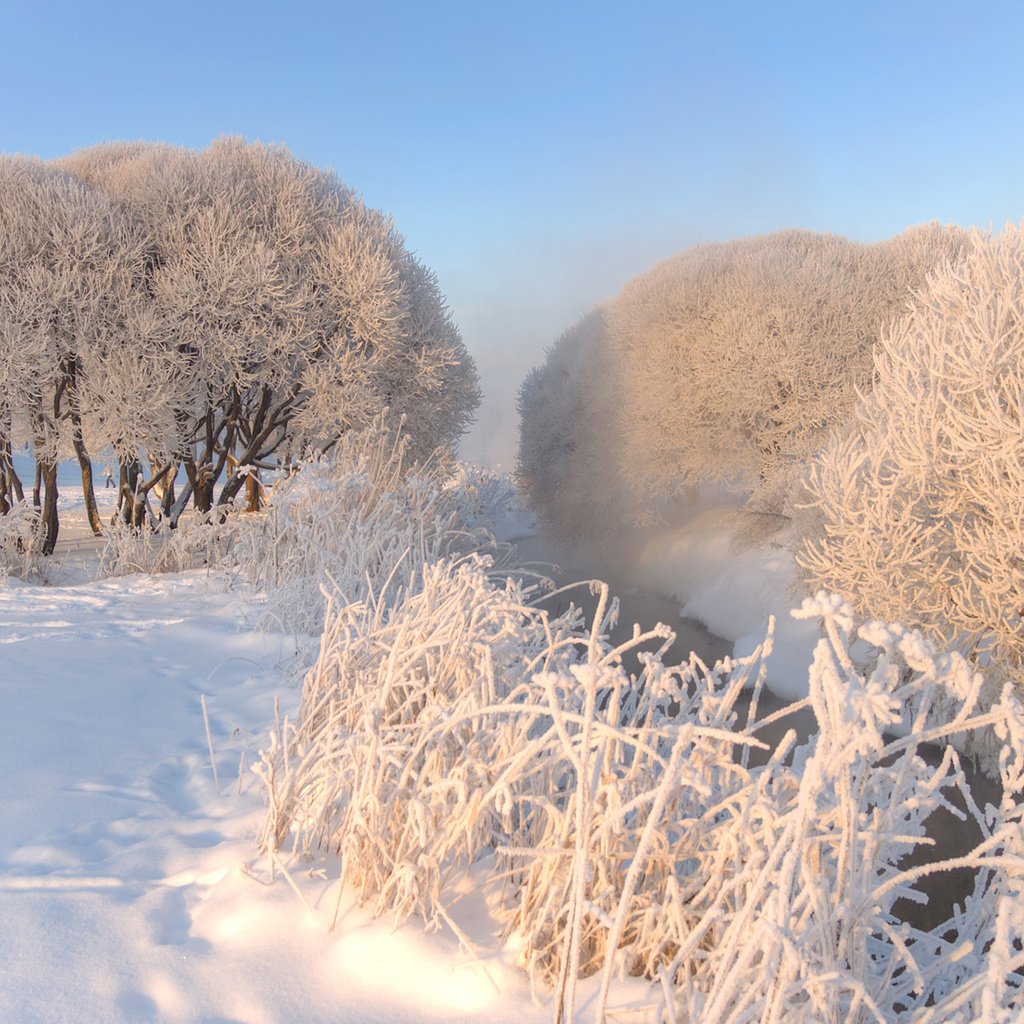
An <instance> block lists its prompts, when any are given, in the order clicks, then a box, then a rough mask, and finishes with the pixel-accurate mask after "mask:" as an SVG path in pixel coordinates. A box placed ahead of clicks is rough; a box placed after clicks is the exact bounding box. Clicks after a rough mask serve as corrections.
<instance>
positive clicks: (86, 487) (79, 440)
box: [67, 356, 103, 537]
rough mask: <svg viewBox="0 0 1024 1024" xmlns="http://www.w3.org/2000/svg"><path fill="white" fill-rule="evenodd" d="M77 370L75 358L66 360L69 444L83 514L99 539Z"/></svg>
mask: <svg viewBox="0 0 1024 1024" xmlns="http://www.w3.org/2000/svg"><path fill="white" fill-rule="evenodd" d="M78 370H79V362H78V359H77V357H75V356H72V357H71V358H70V359H68V367H67V398H68V413H69V415H70V418H71V443H72V444H73V445H74V448H75V456H76V457H77V458H78V466H79V468H80V469H81V471H82V496H83V497H84V498H85V513H86V515H87V516H88V518H89V526H91V527H92V532H93V534H94V535H95V536H97V537H99V536H100V535H101V534H102V533H103V524H102V523H101V522H100V513H99V510H98V509H97V508H96V491H95V489H94V488H93V481H92V461H91V460H90V458H89V453H88V452H87V451H86V449H85V439H84V437H83V435H82V410H81V406H80V403H79V401H78Z"/></svg>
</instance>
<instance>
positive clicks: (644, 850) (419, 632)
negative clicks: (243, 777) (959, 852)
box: [258, 558, 1024, 1024]
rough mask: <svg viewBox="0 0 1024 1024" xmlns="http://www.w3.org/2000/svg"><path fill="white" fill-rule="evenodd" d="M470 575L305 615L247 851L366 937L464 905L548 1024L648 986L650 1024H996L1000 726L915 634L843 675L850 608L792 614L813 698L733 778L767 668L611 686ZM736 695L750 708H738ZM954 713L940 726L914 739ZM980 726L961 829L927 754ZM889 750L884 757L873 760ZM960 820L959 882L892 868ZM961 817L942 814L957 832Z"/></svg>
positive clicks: (1015, 755)
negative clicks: (982, 799)
mask: <svg viewBox="0 0 1024 1024" xmlns="http://www.w3.org/2000/svg"><path fill="white" fill-rule="evenodd" d="M531 596H532V595H531V593H530V589H529V587H528V586H526V585H524V584H523V583H522V582H521V581H518V580H517V579H516V578H515V577H514V576H511V577H509V576H507V575H506V574H495V573H494V572H493V571H491V569H490V567H489V566H488V564H487V562H486V561H485V560H480V559H474V558H471V559H468V560H463V561H456V560H445V561H441V562H439V563H434V564H428V565H425V566H424V567H423V568H422V570H421V571H420V572H418V573H417V574H416V575H414V576H413V577H412V578H411V579H410V580H409V582H408V584H407V585H405V586H404V587H402V588H400V589H399V590H397V591H396V592H395V593H394V595H393V596H392V597H391V598H390V599H385V598H383V597H381V596H379V595H373V594H370V595H369V596H368V597H367V599H365V600H362V601H359V602H355V603H346V602H344V601H341V600H339V601H336V602H332V603H331V604H330V605H329V606H328V610H327V615H326V622H325V627H324V632H323V635H322V639H321V647H320V656H319V658H318V660H317V662H316V664H315V665H314V666H313V668H312V669H311V670H310V671H309V673H308V674H307V676H306V679H305V683H304V687H303V695H302V703H301V707H300V709H299V711H298V714H297V716H296V718H295V720H294V721H292V720H290V719H289V718H287V717H286V718H284V719H282V720H281V721H279V723H278V726H277V728H276V729H275V732H274V734H273V737H272V744H271V746H270V748H269V749H268V750H267V751H265V752H264V754H263V759H262V763H261V765H260V766H259V768H258V771H259V773H260V774H261V776H262V777H263V779H264V782H265V783H266V787H267V794H268V799H269V814H268V817H267V820H266V823H265V826H264V830H263V834H262V842H263V845H264V848H265V849H267V850H270V851H273V850H279V849H280V848H281V847H285V846H287V847H290V848H292V849H293V850H295V851H298V852H300V853H305V854H314V853H316V852H317V851H320V853H321V854H326V853H330V854H337V855H340V864H341V880H342V882H343V883H344V885H346V886H349V887H352V888H354V889H355V890H356V891H358V892H359V893H360V894H361V897H362V898H363V899H366V900H371V901H373V906H374V907H375V909H376V911H377V912H378V913H383V912H389V913H392V914H395V915H397V917H398V919H399V920H403V919H405V918H407V917H409V916H410V915H413V914H417V915H419V916H420V917H421V918H422V919H423V920H424V921H425V922H426V923H427V924H428V925H429V926H432V927H439V926H441V925H444V924H447V925H450V926H451V927H452V928H453V929H454V930H456V932H457V933H458V926H457V924H456V923H455V918H454V912H453V906H454V904H455V903H457V902H458V900H459V899H460V897H461V896H462V894H464V892H465V889H466V885H467V884H468V881H469V880H470V879H471V878H479V877H480V872H479V868H480V866H481V864H483V865H490V869H489V871H487V872H485V873H484V874H483V879H484V880H483V881H482V882H480V883H478V884H479V885H481V886H482V888H483V891H484V894H485V895H486V898H487V900H488V903H489V905H490V906H491V908H492V913H493V915H494V917H495V919H496V920H497V921H498V922H500V924H501V926H502V928H503V931H504V934H505V936H506V938H509V939H511V940H513V941H514V942H515V943H516V945H517V946H518V948H519V950H520V957H521V961H522V963H523V965H524V966H525V967H526V969H527V970H528V971H529V973H530V975H531V978H532V979H533V980H534V982H535V983H537V986H538V988H539V989H540V990H541V991H547V990H548V989H549V988H553V990H554V994H555V1004H556V1007H557V1009H556V1019H558V1020H569V1019H572V1018H573V1015H574V1013H575V1010H576V1008H577V1000H576V982H577V978H579V977H585V976H589V975H599V976H600V977H601V985H600V995H599V997H598V999H597V1008H596V1015H597V1017H598V1018H599V1019H600V1018H602V1016H603V1014H604V1012H605V1000H606V996H607V992H608V988H609V984H610V982H611V980H612V979H613V978H614V977H616V976H618V975H623V974H625V975H638V976H643V977H646V978H648V979H650V980H651V982H652V994H651V1004H650V1007H649V1010H650V1019H653V1020H680V1021H682V1020H689V1021H700V1022H701V1024H706V1022H717V1021H723V1022H724V1021H731V1022H741V1021H748V1022H751V1024H752V1022H755V1021H757V1022H760V1021H808V1022H811V1021H814V1022H818V1021H836V1022H839V1021H842V1022H844V1024H845V1022H857V1021H870V1020H883V1021H890V1020H891V1021H911V1020H912V1021H954V1020H958V1021H959V1020H962V1021H965V1022H966V1021H975V1020H986V1021H993V1022H994V1021H1001V1020H1009V1019H1010V1016H1009V1015H1010V1014H1011V1013H1012V1012H1014V1008H1015V1007H1016V1005H1017V999H1018V994H1019V984H1020V979H1019V977H1018V976H1017V975H1015V974H1014V973H1013V972H1014V971H1015V970H1017V969H1019V968H1021V967H1024V953H1022V951H1021V940H1022V938H1024V912H1022V903H1021V896H1022V894H1021V892H1020V887H1019V874H1020V868H1021V866H1022V865H1024V859H1022V855H1024V842H1022V829H1021V808H1020V798H1021V795H1022V789H1024V777H1022V774H1021V773H1022V767H1024V714H1022V710H1021V708H1020V705H1019V703H1018V701H1017V699H1016V698H1015V696H1014V695H1013V693H1012V692H1010V691H1009V690H1008V691H1007V692H1005V693H1004V694H1003V696H1002V699H1001V700H1000V701H999V703H998V704H997V705H996V706H995V707H994V709H993V710H992V711H990V712H986V713H979V712H978V693H979V690H980V686H981V680H980V678H979V677H978V676H976V675H975V674H973V673H972V672H971V670H970V669H969V667H968V665H967V664H966V662H964V661H963V659H961V658H960V657H959V656H957V655H939V654H936V653H935V652H934V650H933V649H932V648H931V647H930V646H929V645H928V644H927V643H926V642H925V641H924V640H922V638H921V637H920V636H919V635H918V634H915V633H908V632H907V631H904V630H902V629H900V628H899V627H886V626H882V625H879V624H869V625H867V626H864V627H861V629H860V630H859V632H858V634H856V635H859V638H860V640H861V641H862V642H863V643H866V644H869V645H871V646H872V648H873V649H874V652H875V655H876V657H874V658H873V659H871V660H872V661H873V668H872V669H871V671H870V672H862V671H860V670H859V669H858V668H857V667H856V666H855V665H854V663H853V661H852V660H851V659H850V656H849V649H850V646H851V643H852V641H853V639H854V636H855V634H854V629H853V622H852V619H851V616H850V613H849V611H848V609H847V608H846V607H845V606H844V605H842V604H841V603H839V602H836V601H834V600H832V599H829V598H826V597H825V596H821V597H819V598H818V599H816V600H815V601H809V602H806V603H805V605H804V607H803V608H802V609H801V612H800V614H801V616H803V617H805V618H819V619H820V620H821V621H822V623H823V629H824V636H823V639H822V640H821V641H820V642H819V644H818V647H817V649H816V651H815V656H814V663H813V665H812V666H811V671H810V685H809V690H810V696H809V698H808V701H809V704H810V707H811V708H812V709H813V712H814V715H815V718H816V719H817V722H818V729H817V732H815V733H814V734H813V735H812V736H811V737H810V739H809V740H808V741H807V742H806V743H804V744H802V745H798V744H797V742H796V738H795V736H794V735H793V734H791V733H790V734H787V735H786V736H785V737H784V738H783V740H782V741H781V743H780V744H779V745H778V747H777V748H776V749H774V750H772V751H770V756H769V757H768V758H767V761H766V763H762V764H759V765H758V766H752V765H751V764H750V762H749V759H748V754H747V752H748V751H749V749H750V748H752V747H756V746H759V745H762V746H763V744H760V741H759V740H758V732H759V730H760V729H762V728H763V727H764V726H765V725H767V724H770V723H769V722H768V720H762V721H759V720H758V719H757V717H756V706H757V700H756V692H757V688H758V687H759V686H760V685H761V682H762V681H763V671H762V669H763V660H764V658H765V657H767V656H768V653H769V650H768V648H769V647H770V645H768V647H766V648H765V649H762V650H759V651H756V652H755V653H754V655H752V656H751V657H750V658H747V659H741V660H739V661H727V662H724V663H722V664H720V665H717V666H715V667H713V668H708V667H706V666H703V665H701V664H700V663H699V662H698V661H696V660H695V659H691V661H690V662H688V663H686V664H684V665H676V666H671V665H669V666H666V665H664V664H662V662H661V659H660V656H659V651H658V649H659V648H660V649H664V647H665V646H666V641H667V640H669V639H670V637H669V635H668V634H669V631H668V630H667V629H666V628H665V627H658V628H656V629H655V630H653V631H651V632H650V633H648V634H641V633H640V632H639V631H637V634H636V637H635V639H634V641H633V642H632V643H629V644H627V645H625V646H626V647H629V646H634V645H643V644H645V643H647V644H649V645H651V646H653V647H654V650H650V651H649V653H648V654H647V655H645V656H644V658H643V659H642V664H643V669H642V671H641V673H640V675H639V676H637V677H630V676H628V675H627V674H626V673H625V671H624V670H623V669H622V667H621V664H620V661H621V657H622V654H623V653H624V647H622V646H620V647H618V648H614V647H612V646H611V645H610V644H609V643H608V642H607V640H606V639H605V633H606V632H607V629H608V627H609V625H610V621H611V619H612V618H613V617H614V614H615V606H614V603H613V602H610V601H609V599H608V595H607V590H605V591H603V593H602V597H601V600H600V602H599V606H598V611H597V613H596V615H595V618H594V619H593V621H592V622H591V623H590V624H589V625H587V624H585V623H583V622H582V621H581V619H580V616H579V615H578V613H576V612H575V611H574V610H570V611H569V612H568V613H566V614H565V615H563V616H561V617H559V618H556V619H552V618H550V617H549V616H547V615H545V614H544V613H542V612H539V611H537V610H536V609H535V608H534V607H532V606H531V603H530V598H531ZM750 684H753V685H754V687H755V699H754V701H753V702H752V704H751V705H750V706H751V708H752V709H753V710H752V711H749V712H748V713H747V714H746V715H741V713H740V695H741V692H742V691H743V689H744V687H745V686H748V685H750ZM951 698H952V699H955V700H956V702H957V704H958V706H959V707H960V708H961V711H960V713H959V714H958V716H957V717H956V719H955V720H954V721H953V722H952V723H949V724H945V725H933V724H932V717H931V712H932V711H933V710H934V708H935V707H936V706H937V705H941V704H943V703H944V702H948V701H949V700H950V699H951ZM987 725H992V726H994V727H995V728H996V730H997V731H998V733H999V735H1000V736H1001V738H1002V739H1003V741H1004V752H1003V756H1002V759H1001V763H1000V772H1001V782H1002V787H1003V796H1002V800H1001V802H1000V803H999V805H998V806H990V807H985V808H979V807H977V806H976V805H975V803H974V800H973V797H972V795H971V792H970V790H969V789H968V788H967V786H966V784H965V781H964V775H963V772H962V771H961V768H960V764H959V755H958V754H957V753H956V750H955V749H954V748H953V747H952V746H946V747H945V750H944V753H943V756H942V759H941V762H940V763H939V765H938V767H930V766H929V764H928V762H927V761H926V760H925V759H924V758H923V757H922V756H921V753H920V751H919V747H920V745H921V744H922V743H924V742H926V741H927V742H931V743H936V742H938V743H941V742H943V741H945V740H948V738H949V737H950V736H951V735H953V734H954V733H959V732H963V731H965V730H971V729H977V728H981V727H983V726H987ZM893 730H895V731H897V732H901V733H903V732H906V733H909V736H908V737H907V738H903V739H893V738H892V735H891V732H892V731H893ZM954 794H959V798H960V799H962V800H963V802H964V804H965V806H966V807H967V808H968V812H967V813H968V814H969V815H970V817H971V818H972V819H973V820H974V823H975V824H976V826H977V828H978V829H979V831H980V834H981V837H982V838H981V840H980V841H979V842H978V844H977V845H976V847H975V848H974V849H973V850H971V851H970V852H969V853H967V854H966V855H964V856H962V857H960V858H958V859H957V860H956V861H955V862H945V863H940V864H938V865H933V866H931V867H916V868H912V869H905V868H903V867H902V862H903V861H904V858H905V856H906V855H907V854H908V853H909V852H910V851H912V850H913V849H914V848H915V847H917V846H920V845H924V844H927V843H928V842H929V839H928V837H927V836H926V832H925V822H926V820H927V818H928V817H929V815H931V814H932V813H933V812H934V811H935V810H936V809H938V808H941V807H947V808H949V807H952V806H953V804H952V802H951V801H952V799H953V796H954ZM957 813H960V812H957ZM956 866H969V867H971V868H974V869H976V871H977V874H976V886H975V890H974V892H973V893H972V894H971V895H970V896H969V898H968V899H967V900H966V902H965V903H964V905H963V906H960V907H958V908H956V910H955V912H954V914H953V916H952V918H951V919H950V920H949V921H947V922H945V923H943V924H942V925H940V926H939V927H937V928H935V929H934V930H933V931H931V932H930V933H925V932H922V931H918V930H915V929H914V928H912V927H911V926H910V925H909V924H906V923H904V922H901V921H900V919H899V917H898V916H897V914H896V913H895V911H894V905H895V903H896V901H897V900H898V899H900V898H910V899H914V898H915V891H914V890H913V882H914V881H915V880H916V879H917V878H919V877H921V876H922V875H923V874H926V873H928V872H934V871H941V870H947V869H949V868H952V867H956Z"/></svg>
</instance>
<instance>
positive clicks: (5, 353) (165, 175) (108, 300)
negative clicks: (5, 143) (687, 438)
mask: <svg viewBox="0 0 1024 1024" xmlns="http://www.w3.org/2000/svg"><path fill="white" fill-rule="evenodd" d="M478 401H479V390H478V386H477V376H476V370H475V368H474V366H473V363H472V360H471V359H470V357H469V355H468V354H467V352H466V350H465V347H464V346H463V344H462V341H461V338H460V336H459V333H458V331H457V329H456V327H455V325H454V324H453V322H452V319H451V316H450V313H449V311H448V309H447V307H446V305H445V302H444V299H443V297H442V295H441V294H440V291H439V289H438V286H437V282H436V280H435V278H434V276H433V274H432V273H431V272H430V271H429V270H427V269H426V268H425V267H424V266H423V265H422V264H421V263H419V262H418V260H417V259H416V258H415V257H414V256H413V255H412V254H411V253H410V252H409V251H408V250H407V249H406V248H405V245H404V243H403V239H402V238H401V236H400V235H399V234H398V233H397V231H396V230H395V227H394V224H393V223H392V221H391V219H390V218H389V217H388V216H386V215H385V214H383V213H380V212H379V211H376V210H372V209H369V208H367V207H366V206H365V205H364V204H363V202H362V201H361V200H360V198H359V197H358V196H357V195H356V194H355V193H354V192H353V191H352V190H351V189H349V188H348V187H347V186H346V185H344V184H343V183H342V182H341V181H340V180H339V179H338V177H337V176H336V175H335V174H334V173H333V172H331V171H325V170H321V169H319V168H316V167H313V166H311V165H310V164H308V163H304V162H303V161H300V160H297V159H296V158H295V157H293V156H292V155H291V154H290V153H289V152H288V151H287V150H286V149H284V148H281V147H276V146H267V145H263V144H259V143H248V142H245V141H243V140H241V139H237V138H222V139H218V140H217V141H215V142H214V143H212V144H211V145H210V146H209V147H208V148H206V149H205V150H202V151H193V150H189V149H184V148H179V147H174V146H168V145H159V144H150V143H114V144H108V145H102V146H99V147H96V148H93V149H88V150H83V151H81V152H78V153H75V154H72V155H71V156H69V157H67V158H64V159H62V160H59V161H56V162H53V163H46V162H43V161H41V160H37V159H31V158H26V157H20V156H0V513H4V514H6V513H8V512H10V511H11V510H12V509H13V508H15V507H16V506H17V505H18V504H19V503H22V502H24V501H25V500H26V490H27V489H28V487H29V484H28V482H27V481H22V480H20V479H19V477H18V474H17V472H16V471H15V467H14V462H13V453H14V452H15V451H16V450H19V449H20V448H22V447H27V448H28V450H29V451H30V452H31V453H32V455H33V457H34V459H35V463H36V467H37V469H36V480H35V481H34V482H33V484H34V492H35V494H34V500H35V504H36V506H37V508H38V523H37V531H36V540H37V547H38V549H39V550H40V551H42V552H43V553H50V552H51V551H52V550H53V546H54V544H55V542H56V539H57V534H58V529H59V520H58V515H57V480H56V469H57V463H58V461H59V460H61V459H63V458H68V457H72V456H74V457H76V458H77V460H78V462H79V464H80V465H81V468H82V485H83V491H84V493H85V499H86V507H87V510H88V514H89V518H90V522H91V525H92V528H93V530H94V531H95V532H97V533H98V532H100V530H101V528H102V524H101V522H100V519H99V515H98V513H97V509H96V502H95V497H94V494H93V484H92V470H91V462H90V455H91V453H95V452H97V451H99V450H101V449H107V448H112V449H113V450H114V451H115V452H116V454H117V459H118V462H119V468H120V480H119V484H120V491H119V514H120V515H121V516H123V518H124V519H125V521H127V522H129V523H130V524H133V525H135V526H140V525H141V524H142V523H143V522H144V521H145V519H146V517H147V515H150V514H156V515H159V516H162V517H165V518H166V519H168V520H169V521H170V523H171V525H172V526H173V525H175V524H176V523H177V521H178V519H179V517H180V516H181V514H182V512H183V511H184V510H185V509H186V508H188V507H189V506H191V507H194V508H195V509H196V510H198V511H199V512H209V511H211V510H212V508H213V507H214V503H215V501H216V502H219V503H224V504H226V503H229V502H231V501H233V500H234V499H235V498H236V497H237V496H238V495H239V492H240V491H241V490H242V488H243V487H246V488H247V490H248V501H249V504H250V506H251V507H256V506H257V505H258V503H259V494H260V483H259V480H260V474H261V473H264V472H266V471H269V470H274V469H276V468H278V467H280V466H282V465H286V464H289V463H290V462H292V461H293V460H296V459H299V458H301V457H303V456H305V455H308V454H309V453H311V452H317V451H321V452H322V451H325V450H327V449H329V448H330V447H331V446H333V445H334V444H335V443H336V442H337V440H338V439H339V438H340V437H342V436H343V435H344V434H345V433H346V432H347V431H349V430H351V429H353V428H357V427H360V426H363V425H365V424H367V423H369V422H370V421H371V420H373V419H374V418H375V417H377V416H379V415H380V414H381V412H382V410H384V409H389V410H391V412H392V414H393V415H394V417H395V419H396V421H397V420H399V419H400V420H401V421H402V422H403V430H404V431H405V433H406V434H407V435H408V436H409V438H410V440H411V446H412V452H411V454H412V456H413V457H414V458H415V457H423V456H425V455H427V454H429V452H431V451H432V450H434V449H435V448H436V447H437V446H439V445H442V444H447V443H450V442H453V441H454V440H455V439H456V438H457V437H458V436H459V435H460V434H461V433H462V432H463V431H464V429H465V427H466V426H467V424H468V422H469V420H470V418H471V415H472V412H473V410H474V408H475V407H476V404H477V403H478ZM181 469H184V478H185V483H184V484H183V486H181V487H180V488H179V487H177V486H176V481H177V479H178V477H179V471H180V470H181Z"/></svg>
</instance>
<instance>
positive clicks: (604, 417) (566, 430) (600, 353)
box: [518, 310, 623, 538]
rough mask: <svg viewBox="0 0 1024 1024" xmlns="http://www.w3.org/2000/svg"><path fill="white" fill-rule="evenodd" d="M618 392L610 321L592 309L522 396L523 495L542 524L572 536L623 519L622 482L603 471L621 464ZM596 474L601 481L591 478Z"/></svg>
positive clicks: (534, 375) (561, 340)
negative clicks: (606, 465) (619, 487)
mask: <svg viewBox="0 0 1024 1024" xmlns="http://www.w3.org/2000/svg"><path fill="white" fill-rule="evenodd" d="M618 388H619V382H618V379H617V376H616V375H615V374H614V373H613V372H612V370H611V352H610V349H609V344H608V331H607V323H606V320H605V316H604V313H603V312H601V311H600V310H595V311H594V312H592V313H590V314H589V315H587V316H585V317H584V318H583V319H582V320H580V321H579V323H577V324H575V325H574V326H573V327H571V328H570V329H569V330H568V331H566V332H565V333H564V334H563V335H562V336H561V337H560V338H559V339H558V341H556V342H555V344H554V345H553V346H552V347H551V349H550V350H549V351H548V356H547V362H546V363H545V365H544V366H543V367H538V368H535V369H534V370H532V371H531V372H530V373H529V375H528V376H527V377H526V379H525V380H524V381H523V383H522V386H521V387H520V390H519V416H520V424H521V426H520V436H519V457H518V478H519V483H520V486H521V489H522V491H523V493H524V496H525V498H526V500H527V502H528V503H529V504H530V506H531V507H532V508H533V509H535V510H536V511H537V512H538V513H540V515H541V517H542V518H543V520H544V521H545V522H546V523H547V524H548V525H549V526H551V527H552V528H554V529H556V530H561V531H563V532H565V533H566V534H567V535H568V536H569V537H570V538H571V537H573V536H579V535H585V534H588V533H592V532H593V531H594V530H595V529H596V528H597V524H598V523H599V522H601V521H602V520H609V519H615V518H616V517H617V516H618V515H619V514H620V513H621V508H622V504H623V499H622V495H621V494H619V493H618V491H617V490H616V485H617V483H618V479H617V477H616V476H615V475H614V474H610V473H606V472H603V471H602V470H601V469H600V467H601V465H602V461H604V462H606V463H607V462H610V463H611V464H613V465H614V464H615V461H616V452H617V445H618V440H619V435H620V429H621V428H620V416H621V410H620V407H619V402H618V400H617V397H616V395H617V392H618ZM595 471H596V472H598V474H599V478H598V479H591V478H590V474H593V473H595Z"/></svg>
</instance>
